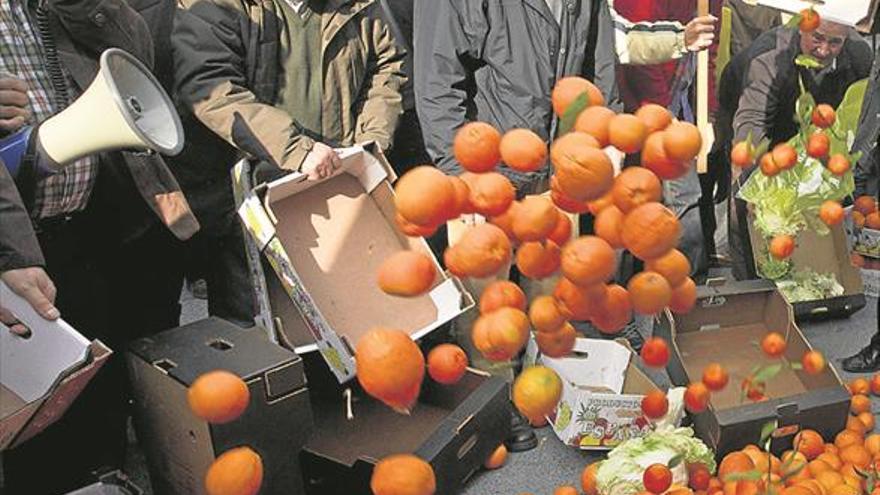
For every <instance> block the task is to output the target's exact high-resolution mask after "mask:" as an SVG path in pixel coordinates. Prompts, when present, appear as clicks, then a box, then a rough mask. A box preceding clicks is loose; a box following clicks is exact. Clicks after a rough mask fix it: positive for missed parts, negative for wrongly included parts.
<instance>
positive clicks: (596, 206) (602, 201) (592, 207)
mask: <svg viewBox="0 0 880 495" xmlns="http://www.w3.org/2000/svg"><path fill="white" fill-rule="evenodd" d="M613 204H614V196H612V194H611V190H610V189H609V190H608V192H607V193H605V194H603V195H602V197H600V198H598V199H594V200H592V201H590V202H588V203H587V209H588V210H589V211H590V213H591V214H592V215H593V216H596V215H598V214H599V212H601V211H602V210H604V209H605V208H607V207H609V206H612V205H613Z"/></svg>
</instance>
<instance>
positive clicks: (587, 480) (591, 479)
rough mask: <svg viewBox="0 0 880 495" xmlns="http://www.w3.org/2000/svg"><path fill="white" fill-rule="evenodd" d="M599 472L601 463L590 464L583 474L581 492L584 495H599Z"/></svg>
mask: <svg viewBox="0 0 880 495" xmlns="http://www.w3.org/2000/svg"><path fill="white" fill-rule="evenodd" d="M597 471H599V463H598V462H594V463H592V464H588V465H587V467H585V468H584V470H583V471H582V472H581V490H583V492H584V495H597V494H598V493H599V490H598V488H597V487H596V472H597Z"/></svg>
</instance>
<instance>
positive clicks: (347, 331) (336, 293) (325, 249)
mask: <svg viewBox="0 0 880 495" xmlns="http://www.w3.org/2000/svg"><path fill="white" fill-rule="evenodd" d="M337 152H338V153H339V156H340V158H341V159H342V162H343V165H342V168H341V169H340V170H339V171H337V173H336V175H334V176H332V177H329V178H327V179H324V180H322V181H306V180H305V176H303V175H302V174H298V173H294V174H290V175H287V176H285V177H283V178H281V179H278V180H275V181H273V182H270V183H268V184H262V185H257V186H256V187H251V184H250V181H249V175H250V166H249V164H248V163H247V162H244V161H243V162H240V163H239V164H237V165H236V167H235V170H234V172H233V176H234V179H233V182H234V184H235V185H234V188H235V190H236V194H237V196H238V201H239V202H240V206H239V215H240V217H241V219H242V221H243V224H244V226H245V228H246V230H247V231H248V232H249V233H250V237H251V238H252V240H253V241H254V243H255V245H256V246H255V247H256V251H258V252H259V253H261V254H262V256H264V257H265V260H266V262H267V263H268V265H270V266H271V267H272V270H271V271H274V272H275V273H276V274H277V277H272V276H263V273H261V272H262V271H263V269H264V268H265V264H264V263H263V262H262V261H259V260H255V259H254V249H251V250H250V259H251V263H250V265H251V270H252V272H253V273H254V279H255V286H256V287H257V292H258V295H259V296H260V299H261V302H260V311H261V318H262V319H261V323H263V324H268V325H271V326H272V327H274V329H275V334H276V335H277V337H278V340H279V342H281V343H282V344H283V345H285V346H286V347H289V348H291V349H294V350H296V352H297V353H298V354H300V355H302V354H305V353H308V352H311V351H314V350H319V351H320V352H321V354H322V355H323V356H324V359H325V360H326V361H327V363H328V364H329V365H330V367H331V369H332V370H333V373H334V374H335V375H336V377H337V379H338V380H339V381H340V382H345V381H348V380H350V379H351V378H353V377H354V376H355V365H354V360H353V354H354V353H353V351H352V349H353V345H354V344H355V343H356V342H357V340H358V338H359V337H360V336H361V335H363V334H364V333H366V332H367V331H368V330H369V329H370V328H372V327H374V326H386V327H392V328H399V329H401V330H404V331H406V332H409V333H410V334H411V335H412V337H413V339H418V338H420V337H422V336H424V335H426V334H428V333H429V332H431V331H433V330H435V329H436V328H438V327H440V326H441V325H443V324H444V323H446V322H449V321H451V320H452V319H453V318H455V317H457V316H458V315H459V314H461V313H462V312H464V311H465V310H467V309H468V308H470V307H471V306H472V305H473V300H472V298H471V297H470V296H469V295H468V294H467V293H466V291H465V290H464V289H463V288H462V286H461V284H460V282H459V281H458V280H457V279H454V278H450V277H449V276H447V275H446V274H444V273H443V271H442V270H441V269H440V265H439V263H437V260H436V259H435V258H434V256H433V254H432V253H431V250H430V249H429V248H428V245H427V243H426V242H425V241H424V239H422V238H409V237H406V236H404V235H403V234H401V233H400V232H399V231H398V229H397V227H396V224H395V220H394V218H395V208H394V191H393V189H392V187H391V182H392V181H393V180H394V179H395V176H394V173H393V172H392V170H391V167H390V165H388V162H387V161H386V160H385V159H384V157H383V156H382V154H381V152H380V151H379V150H378V148H376V147H375V146H370V145H368V146H366V149H365V148H361V147H355V148H345V149H341V150H337ZM403 249H411V250H415V251H421V252H424V253H427V254H428V255H429V256H431V259H433V260H434V262H435V264H436V266H437V271H438V273H440V276H439V277H438V280H437V282H436V284H435V286H434V287H433V289H432V290H431V291H430V293H428V294H426V295H424V296H421V297H414V298H400V297H392V296H389V295H387V294H385V293H383V292H382V291H381V290H380V289H379V287H378V286H377V285H376V280H375V277H376V271H377V269H378V267H379V265H380V264H381V263H382V262H383V261H384V260H385V259H386V258H387V257H388V256H389V255H391V254H393V253H395V252H397V251H400V250H403ZM291 301H292V303H293V304H291Z"/></svg>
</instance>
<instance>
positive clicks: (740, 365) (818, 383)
mask: <svg viewBox="0 0 880 495" xmlns="http://www.w3.org/2000/svg"><path fill="white" fill-rule="evenodd" d="M768 332H779V333H780V334H782V335H784V336H786V340H787V342H788V346H787V349H786V351H785V354H784V356H782V357H781V358H778V359H772V358H769V357H767V356H766V355H765V354H764V353H763V351H762V350H761V347H760V345H759V344H760V342H761V340H762V339H763V337H764V336H765V335H766V334H767V333H768ZM654 334H655V335H656V336H659V337H663V338H665V339H667V341H668V342H670V345H671V348H672V356H671V358H670V360H669V364H668V365H667V371H668V372H669V377H670V379H671V380H672V382H673V383H674V384H675V385H678V386H686V385H687V384H689V383H691V382H694V381H700V379H701V377H702V373H703V369H704V368H705V367H706V366H707V365H708V364H710V363H719V364H721V365H722V366H723V367H724V368H725V369H726V370H727V372H728V373H729V374H730V383H729V385H728V386H727V387H725V388H724V389H723V390H721V391H719V392H714V393H713V394H712V399H711V403H710V407H709V409H707V410H706V411H704V412H702V413H699V414H696V415H692V418H693V421H694V429H695V431H696V432H697V435H698V436H699V437H700V438H701V439H702V440H703V441H704V442H706V444H707V445H708V446H709V447H711V448H712V449H713V450H714V451H715V452H716V453H717V455H718V456H719V458H721V456H724V455H725V454H727V453H728V452H731V451H734V450H739V449H742V448H743V447H745V446H746V445H748V444H758V443H759V442H760V436H761V431H762V428H763V427H764V426H765V425H766V424H767V423H769V422H771V421H777V424H778V426H779V428H780V429H779V430H777V431H778V432H780V433H782V432H784V433H786V434H785V435H780V436H778V438H775V439H774V442H773V445H772V448H773V450H774V451H776V452H777V453H778V452H779V451H780V450H781V449H784V448H790V447H791V442H792V439H793V435H794V433H796V432H797V431H798V430H799V429H804V428H810V429H813V430H816V431H818V432H819V433H820V434H822V436H823V437H824V438H826V439H828V440H829V441H830V440H831V439H833V438H834V436H835V435H836V434H837V433H838V432H839V431H841V430H842V429H844V427H845V425H846V420H847V417H848V415H849V403H850V396H849V393H848V392H847V391H846V389H845V388H844V387H843V385H842V384H841V382H840V378H839V377H838V376H837V373H836V372H835V371H834V369H833V368H831V367H830V366H827V367H826V368H825V369H824V370H823V371H822V372H821V373H819V374H817V375H810V374H808V373H806V372H805V371H803V370H795V369H793V368H791V367H788V366H783V367H782V369H781V371H780V372H779V373H778V374H777V375H776V376H775V377H773V378H771V379H770V380H768V381H767V384H766V392H765V394H766V395H767V397H768V400H766V401H763V402H752V401H750V400H749V399H747V398H744V397H743V396H742V393H741V383H742V382H743V380H744V379H745V378H746V377H748V376H750V375H751V373H752V372H753V371H754V369H755V367H756V366H767V365H772V364H776V363H783V362H792V363H800V361H801V357H802V356H803V355H804V353H805V352H807V351H808V350H810V349H811V347H810V345H809V343H808V342H807V341H806V339H804V336H803V334H802V333H801V331H800V330H799V329H798V327H797V325H796V324H795V321H794V314H793V311H792V308H791V305H790V304H788V303H787V302H786V301H785V298H783V297H782V295H781V294H780V293H779V292H778V291H777V290H776V288H775V286H774V285H773V283H772V282H769V281H765V280H754V281H748V282H728V283H726V284H723V285H718V286H710V287H705V286H704V287H700V288H699V290H698V298H697V305H696V307H695V308H694V309H693V310H692V311H691V312H690V313H688V314H685V315H674V316H673V315H672V313H670V312H669V311H667V312H666V313H664V314H663V315H661V318H660V321H659V323H658V324H656V325H655V329H654Z"/></svg>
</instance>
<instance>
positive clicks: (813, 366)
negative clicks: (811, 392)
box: [801, 350, 825, 375]
mask: <svg viewBox="0 0 880 495" xmlns="http://www.w3.org/2000/svg"><path fill="white" fill-rule="evenodd" d="M801 366H803V368H804V371H805V372H806V373H807V374H809V375H818V374H819V373H821V372H822V370H824V369H825V356H824V355H823V354H822V353H821V352H819V351H816V350H813V351H809V352H806V353H804V357H802V358H801Z"/></svg>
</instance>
